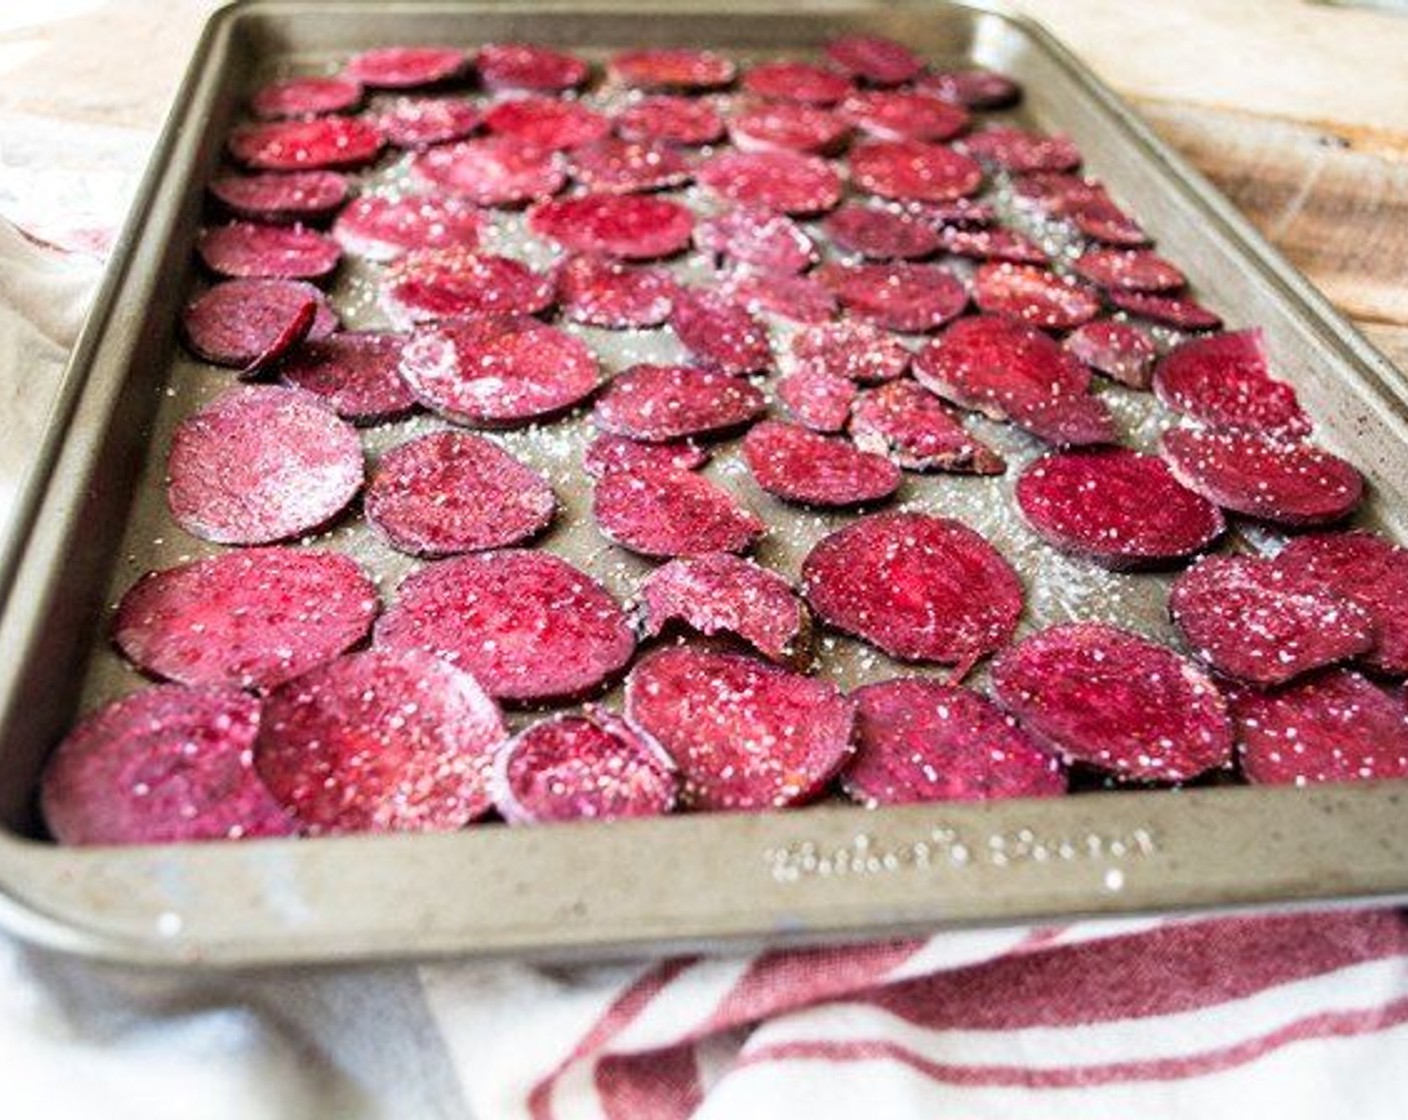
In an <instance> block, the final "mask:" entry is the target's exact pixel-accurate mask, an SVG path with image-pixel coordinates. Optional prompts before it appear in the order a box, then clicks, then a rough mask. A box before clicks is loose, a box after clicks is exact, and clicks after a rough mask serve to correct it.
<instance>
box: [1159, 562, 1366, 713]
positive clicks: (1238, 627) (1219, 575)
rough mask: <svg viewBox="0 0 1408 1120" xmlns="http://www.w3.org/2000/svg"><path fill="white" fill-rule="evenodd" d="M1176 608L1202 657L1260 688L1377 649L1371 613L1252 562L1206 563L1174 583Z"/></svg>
mask: <svg viewBox="0 0 1408 1120" xmlns="http://www.w3.org/2000/svg"><path fill="white" fill-rule="evenodd" d="M1168 609H1169V614H1170V615H1171V616H1172V617H1173V622H1174V625H1175V626H1177V627H1178V630H1179V633H1180V634H1181V635H1182V636H1183V640H1184V642H1185V643H1187V645H1188V648H1189V649H1190V650H1192V652H1193V654H1194V656H1196V657H1197V658H1198V659H1199V660H1200V661H1203V662H1206V663H1207V664H1208V665H1211V666H1212V667H1213V668H1214V669H1216V670H1217V671H1218V672H1219V673H1221V674H1223V675H1224V676H1228V677H1236V678H1237V679H1238V680H1242V681H1247V682H1248V683H1250V684H1254V685H1258V686H1269V685H1278V684H1284V683H1285V682H1286V681H1288V680H1290V679H1291V678H1292V677H1298V676H1300V675H1302V674H1303V673H1308V672H1310V671H1311V670H1312V669H1319V668H1323V667H1324V666H1326V665H1333V664H1334V663H1335V662H1337V661H1346V660H1348V659H1349V658H1351V657H1355V656H1357V655H1359V654H1361V653H1364V652H1366V651H1367V650H1369V649H1370V648H1371V647H1372V646H1373V644H1374V623H1373V619H1372V618H1370V616H1369V614H1368V612H1367V611H1365V610H1364V609H1363V608H1361V607H1358V606H1356V605H1355V604H1354V603H1352V602H1350V601H1349V600H1348V599H1346V598H1344V597H1343V596H1341V595H1339V594H1337V593H1336V592H1334V591H1332V590H1330V589H1329V588H1326V587H1320V586H1317V585H1316V584H1315V583H1314V582H1313V581H1312V580H1309V579H1307V578H1306V577H1304V576H1303V575H1298V574H1296V573H1295V572H1294V571H1293V570H1288V569H1287V568H1286V567H1283V566H1280V565H1277V564H1275V563H1273V562H1270V561H1267V560H1261V559H1257V558H1254V557H1250V556H1208V557H1205V558H1204V559H1202V560H1199V561H1198V562H1197V563H1196V564H1194V565H1193V566H1192V567H1191V568H1189V569H1188V570H1187V571H1186V572H1184V573H1183V575H1181V576H1179V577H1178V580H1177V582H1175V583H1174V585H1173V589H1172V590H1171V592H1170V593H1169V600H1168Z"/></svg>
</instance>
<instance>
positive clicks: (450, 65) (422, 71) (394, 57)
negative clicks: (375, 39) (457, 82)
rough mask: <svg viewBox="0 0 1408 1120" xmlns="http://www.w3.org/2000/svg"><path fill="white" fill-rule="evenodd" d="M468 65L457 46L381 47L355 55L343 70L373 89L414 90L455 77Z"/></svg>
mask: <svg viewBox="0 0 1408 1120" xmlns="http://www.w3.org/2000/svg"><path fill="white" fill-rule="evenodd" d="M464 64H465V56H464V52H463V51H460V50H457V49H456V48H454V47H399V46H397V47H377V48H375V49H374V50H369V51H363V52H362V53H361V54H357V55H353V56H352V57H351V58H350V59H348V61H347V65H346V66H344V67H343V68H342V73H343V75H344V76H345V77H348V78H352V79H354V80H356V81H359V82H361V83H362V84H363V85H364V86H369V87H371V88H372V89H414V88H415V87H416V86H429V85H435V84H436V83H438V82H443V81H446V80H448V79H450V78H453V77H455V76H456V75H457V74H458V73H459V72H460V70H461V69H463V67H464Z"/></svg>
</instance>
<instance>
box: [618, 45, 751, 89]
mask: <svg viewBox="0 0 1408 1120" xmlns="http://www.w3.org/2000/svg"><path fill="white" fill-rule="evenodd" d="M607 69H608V71H609V73H610V74H611V77H612V78H614V79H615V80H616V81H618V82H620V83H622V84H623V85H627V86H632V87H634V88H636V89H649V90H661V89H673V90H709V89H720V88H722V87H723V86H726V85H728V84H730V83H731V82H732V81H733V79H734V76H735V74H736V73H737V69H736V67H735V66H734V64H733V63H732V62H731V61H729V60H728V59H727V58H725V57H724V56H723V55H720V54H714V53H713V52H711V51H697V50H689V49H687V48H684V47H673V48H655V49H652V50H637V51H622V52H621V53H620V54H617V55H614V56H612V59H611V62H610V63H609V65H608V67H607Z"/></svg>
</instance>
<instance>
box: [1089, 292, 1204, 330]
mask: <svg viewBox="0 0 1408 1120" xmlns="http://www.w3.org/2000/svg"><path fill="white" fill-rule="evenodd" d="M1105 295H1106V298H1108V299H1109V301H1110V302H1111V303H1112V304H1114V306H1116V307H1118V308H1119V309H1120V310H1121V311H1127V312H1129V314H1131V315H1138V316H1139V317H1140V318H1141V319H1150V320H1152V321H1153V322H1155V323H1163V324H1165V325H1166V326H1170V327H1177V328H1178V329H1179V330H1184V331H1215V330H1217V328H1218V327H1220V326H1222V316H1221V315H1219V314H1218V313H1217V312H1216V311H1209V310H1208V309H1207V308H1206V307H1204V306H1203V305H1202V304H1201V303H1199V302H1198V301H1197V300H1195V299H1192V298H1190V297H1189V296H1160V295H1153V294H1151V293H1147V292H1126V291H1122V290H1120V289H1118V288H1115V289H1111V290H1110V291H1108V292H1106V293H1105Z"/></svg>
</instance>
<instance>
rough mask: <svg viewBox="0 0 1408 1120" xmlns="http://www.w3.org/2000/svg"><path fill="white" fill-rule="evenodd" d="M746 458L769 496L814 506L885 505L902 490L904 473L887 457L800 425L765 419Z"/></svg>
mask: <svg viewBox="0 0 1408 1120" xmlns="http://www.w3.org/2000/svg"><path fill="white" fill-rule="evenodd" d="M743 458H744V461H745V462H747V464H748V469H749V470H750V471H752V472H753V478H754V480H755V481H756V482H757V483H758V485H759V486H761V487H762V488H763V489H764V490H766V491H767V492H768V493H769V494H774V495H776V496H777V497H779V498H782V499H783V500H784V501H788V502H800V503H802V504H804V505H812V506H853V505H860V504H862V503H865V502H879V501H884V500H885V499H886V498H888V497H890V496H891V495H892V494H893V493H894V492H895V491H896V490H898V489H899V486H900V478H901V475H900V471H899V468H898V467H896V466H895V465H894V464H893V463H892V462H890V460H888V459H886V458H885V457H884V456H883V455H874V454H871V453H870V452H868V451H861V450H860V449H859V448H857V447H856V446H855V444H853V443H851V442H850V440H847V439H839V438H835V437H830V436H823V435H818V434H817V433H816V432H812V431H808V430H807V429H806V428H803V427H799V426H798V425H796V424H784V423H781V422H779V421H777V420H765V421H763V422H762V423H761V424H756V425H754V426H753V427H752V428H751V429H749V431H748V434H747V435H746V436H745V437H744V439H743Z"/></svg>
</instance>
